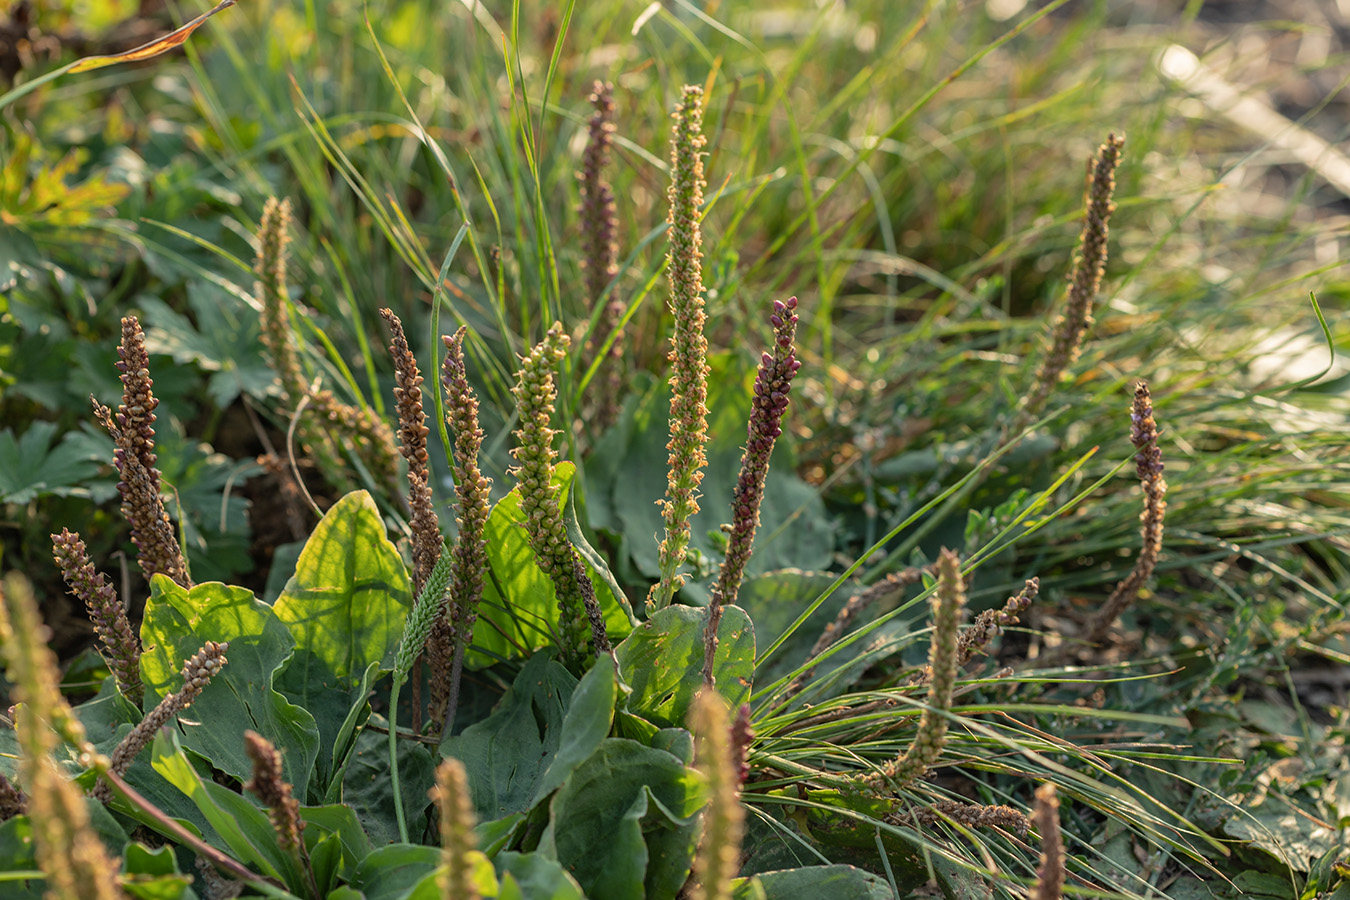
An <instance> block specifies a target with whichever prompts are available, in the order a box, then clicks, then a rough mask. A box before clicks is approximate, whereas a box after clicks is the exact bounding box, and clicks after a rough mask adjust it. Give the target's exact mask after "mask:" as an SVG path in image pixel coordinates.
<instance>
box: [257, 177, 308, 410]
mask: <svg viewBox="0 0 1350 900" xmlns="http://www.w3.org/2000/svg"><path fill="white" fill-rule="evenodd" d="M290 221H291V201H290V200H287V199H283V200H280V201H279V200H277V198H276V197H268V198H267V202H266V203H264V204H263V214H262V222H261V223H260V224H259V226H258V255H257V258H256V260H255V261H254V264H253V272H254V274H255V275H257V276H258V280H257V281H256V282H255V283H254V287H253V293H254V296H255V297H256V298H257V300H258V303H259V304H260V305H261V306H262V342H263V346H264V347H266V348H267V352H268V353H269V354H270V355H271V357H272V368H273V369H274V370H276V373H277V375H278V377H280V379H281V393H282V397H283V398H284V402H285V403H286V405H287V406H288V407H289V408H291V409H294V407H295V405H296V404H297V403H299V402H300V398H301V397H303V396H304V395H305V377H304V375H303V374H302V373H301V371H300V363H299V360H297V358H296V352H295V346H294V332H293V331H292V329H291V313H290V309H289V307H288V305H287V303H288V301H287V290H286V245H287V244H288V243H289V242H290V232H289V226H290Z"/></svg>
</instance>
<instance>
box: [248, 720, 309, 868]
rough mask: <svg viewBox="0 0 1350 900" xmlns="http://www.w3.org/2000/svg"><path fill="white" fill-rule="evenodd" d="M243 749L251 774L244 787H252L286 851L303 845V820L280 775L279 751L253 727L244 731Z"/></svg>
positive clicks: (250, 788)
mask: <svg viewBox="0 0 1350 900" xmlns="http://www.w3.org/2000/svg"><path fill="white" fill-rule="evenodd" d="M244 752H245V753H247V754H248V758H249V760H250V761H251V762H252V763H253V777H252V778H250V779H249V780H248V781H246V782H244V790H246V791H252V792H253V795H254V796H255V797H257V798H258V799H259V800H261V801H262V804H263V806H266V807H267V810H268V812H267V816H268V818H269V819H271V821H272V830H273V831H275V832H276V833H277V843H278V844H279V845H280V846H281V848H282V849H283V850H286V851H287V852H290V851H294V850H298V849H299V848H300V847H303V846H304V845H303V844H302V843H300V832H301V831H303V830H304V828H305V823H304V821H302V820H301V818H300V804H299V803H297V802H296V800H295V797H294V796H293V793H294V791H293V788H292V787H291V786H290V784H289V783H288V782H287V781H286V779H285V778H283V777H282V776H281V754H280V753H278V752H277V748H276V747H274V746H272V742H271V741H269V740H267V738H265V737H263V736H262V735H260V734H258V732H256V731H245V732H244Z"/></svg>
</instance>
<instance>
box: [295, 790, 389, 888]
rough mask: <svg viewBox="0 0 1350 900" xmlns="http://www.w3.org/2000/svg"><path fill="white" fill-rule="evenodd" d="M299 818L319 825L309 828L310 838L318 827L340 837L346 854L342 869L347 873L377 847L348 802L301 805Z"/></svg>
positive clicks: (307, 831) (307, 823) (320, 832)
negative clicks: (371, 841)
mask: <svg viewBox="0 0 1350 900" xmlns="http://www.w3.org/2000/svg"><path fill="white" fill-rule="evenodd" d="M300 818H302V819H304V820H305V823H306V825H312V826H316V828H315V829H310V828H306V830H305V835H306V841H308V840H309V835H310V833H311V831H317V833H319V834H323V833H324V832H327V833H328V834H331V835H332V836H333V837H335V838H336V839H337V840H338V841H339V843H340V844H341V849H342V854H343V855H342V866H341V871H342V872H343V873H344V874H346V875H350V874H351V871H352V870H354V869H355V868H356V865H357V864H358V863H359V862H360V861H361V860H363V859H365V858H366V857H367V856H369V855H370V852H371V851H372V850H373V849H374V847H373V846H372V845H371V843H370V838H369V837H367V836H366V833H365V831H364V830H363V829H362V828H361V822H360V820H359V819H358V818H357V817H356V810H354V809H352V808H351V807H350V806H348V805H346V804H337V803H335V804H330V805H328V806H302V807H300Z"/></svg>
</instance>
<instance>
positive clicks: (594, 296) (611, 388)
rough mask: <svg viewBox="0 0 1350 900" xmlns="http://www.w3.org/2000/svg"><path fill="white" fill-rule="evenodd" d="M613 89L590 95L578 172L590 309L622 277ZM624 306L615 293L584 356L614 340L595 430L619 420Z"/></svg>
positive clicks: (598, 87) (602, 86)
mask: <svg viewBox="0 0 1350 900" xmlns="http://www.w3.org/2000/svg"><path fill="white" fill-rule="evenodd" d="M613 94H614V87H613V85H610V84H608V83H606V82H602V81H597V82H596V83H595V89H594V91H593V92H592V93H591V96H590V101H591V105H592V106H594V107H595V112H594V113H592V114H591V119H590V124H589V132H590V137H589V139H588V140H587V142H586V150H585V153H584V154H583V155H582V158H581V171H580V172H578V173H577V182H578V185H579V187H580V189H581V256H582V267H583V270H584V272H585V276H586V299H587V300H588V301H589V302H590V303H591V304H592V307H594V304H596V303H598V302H599V301H600V297H601V295H602V294H604V292H605V288H606V287H609V285H610V283H611V282H612V281H613V280H614V276H615V275H617V274H618V272H619V261H618V260H619V245H618V240H617V236H618V233H619V217H618V214H617V212H616V211H615V204H614V191H613V189H612V188H611V187H610V184H609V182H608V181H607V180H606V179H605V170H606V169H607V168H609V162H610V151H611V149H612V148H613V146H614V130H615V129H614V122H613V119H614V96H613ZM623 312H624V305H623V303H622V302H621V301H620V300H618V299H616V298H615V296H614V292H613V291H612V290H611V292H610V295H609V299H608V302H606V303H605V308H604V311H603V312H602V313H601V314H600V318H599V319H598V320H597V321H596V325H595V328H594V329H593V330H592V331H591V333H590V334H588V335H587V338H586V357H587V359H588V360H589V359H594V357H595V354H596V352H598V351H599V349H600V348H601V347H604V346H605V342H606V341H608V340H609V339H610V336H611V335H613V336H614V342H613V343H612V344H610V348H609V353H608V355H607V359H606V360H605V361H604V363H603V364H602V368H601V370H600V371H601V372H602V373H603V375H604V382H603V385H604V387H603V389H601V390H599V391H596V392H595V393H596V394H598V395H599V396H600V400H599V402H598V403H597V404H596V406H595V407H594V413H593V415H594V417H595V420H594V422H593V423H592V424H593V425H594V426H595V427H596V428H597V429H603V428H605V427H607V426H608V425H609V424H610V423H612V422H613V421H614V419H615V418H617V416H618V413H619V404H618V398H619V397H620V396H622V393H623V373H622V372H621V371H620V367H619V362H620V360H621V359H622V357H623V344H622V343H620V341H619V340H618V337H619V336H618V335H617V334H615V332H616V331H618V329H619V323H620V321H622V319H623Z"/></svg>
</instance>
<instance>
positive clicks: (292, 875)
mask: <svg viewBox="0 0 1350 900" xmlns="http://www.w3.org/2000/svg"><path fill="white" fill-rule="evenodd" d="M151 759H152V764H153V765H154V767H155V771H156V772H158V773H159V774H160V775H162V776H163V777H164V780H165V781H167V782H169V783H170V784H172V785H173V786H174V787H176V788H178V790H180V791H182V792H183V793H184V794H186V795H187V796H188V797H190V798H191V799H192V802H193V803H195V804H196V805H197V808H198V809H199V810H200V811H201V813H202V815H203V816H205V817H206V819H207V821H208V822H210V823H211V827H213V828H214V829H215V830H216V833H217V834H219V835H220V837H221V839H222V840H223V841H224V842H225V844H226V846H227V847H228V849H229V851H230V853H231V854H233V855H234V857H235V858H236V859H238V860H239V861H240V862H243V863H246V864H248V865H253V866H257V867H258V869H259V871H261V872H262V873H263V874H265V875H268V876H271V877H273V878H280V879H281V880H283V881H285V882H286V883H287V884H288V885H291V887H292V889H293V890H294V889H297V888H298V889H300V890H303V887H302V886H301V883H300V872H299V870H298V869H297V868H296V866H295V863H294V861H293V860H292V859H291V858H290V856H289V855H288V854H286V853H285V852H284V851H283V850H282V849H281V847H280V846H278V844H277V836H276V832H274V831H273V830H272V823H271V821H270V820H269V819H268V817H267V813H265V812H263V811H262V810H261V809H259V808H258V807H256V806H254V805H253V804H252V803H250V802H249V801H248V800H246V799H244V798H243V797H242V796H240V795H239V794H236V793H234V792H233V791H230V790H226V789H225V788H223V787H221V786H220V785H218V784H216V783H215V782H207V781H203V780H202V777H201V776H200V775H199V774H197V770H196V769H194V768H193V767H192V763H190V762H189V761H188V758H187V755H186V754H185V753H184V752H183V748H182V747H181V746H180V745H179V742H178V738H177V735H175V734H174V733H173V732H172V731H168V730H162V731H161V732H160V733H159V734H158V735H157V736H156V737H155V740H154V743H153V744H152V745H151ZM213 789H214V790H213Z"/></svg>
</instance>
